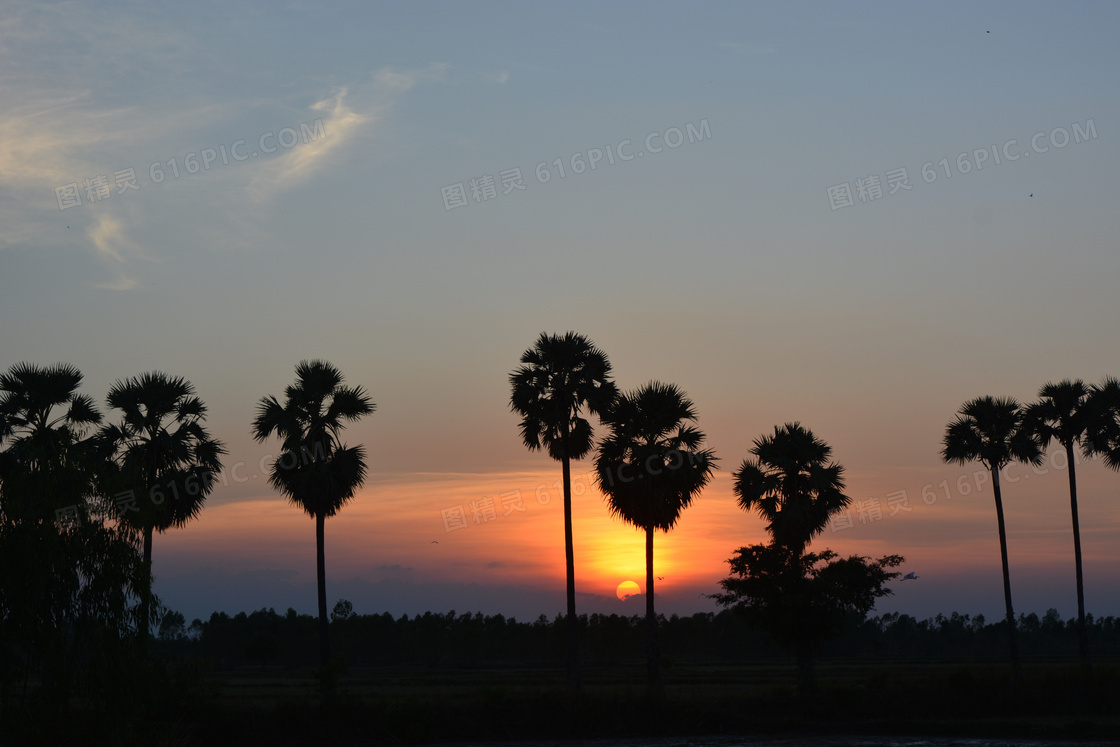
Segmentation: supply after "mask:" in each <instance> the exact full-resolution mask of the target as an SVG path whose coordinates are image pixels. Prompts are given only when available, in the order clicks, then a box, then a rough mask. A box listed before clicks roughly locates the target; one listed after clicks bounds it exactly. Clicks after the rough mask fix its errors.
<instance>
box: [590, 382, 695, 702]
mask: <svg viewBox="0 0 1120 747" xmlns="http://www.w3.org/2000/svg"><path fill="white" fill-rule="evenodd" d="M687 421H692V422H695V421H696V410H695V407H694V406H693V404H692V400H690V399H689V398H688V397H687V396H686V395H685V393H684V392H683V391H681V390H680V389H679V388H678V387H677V386H675V385H673V384H662V383H660V382H656V381H654V382H651V383H649V384H646V385H645V386H643V387H641V388H639V389H637V390H636V391H634V392H632V393H628V394H623V395H621V396H619V398H618V400H617V401H616V402H615V405H614V407H613V408H612V409H611V411H610V412H609V413H607V415H606V416H605V418H604V422H605V423H606V424H607V425H608V426H609V428H610V434H609V435H608V436H607V437H606V438H605V439H604V440H603V442H602V443H601V444H600V445H599V456H598V457H597V458H596V460H595V471H596V480H597V482H598V484H599V487H600V489H602V491H603V493H604V494H605V495H606V497H607V506H608V508H609V509H610V512H611V514H613V515H614V516H616V517H620V518H622V519H623V520H625V521H627V522H629V523H630V524H633V525H634V526H635V527H637V528H639V529H643V530H645V533H646V629H647V658H648V662H647V666H648V672H649V682H650V685H651V686H657V685H658V684H659V669H658V663H659V662H658V660H659V655H658V650H657V616H656V614H655V612H654V605H653V596H654V586H653V580H654V575H653V531H654V530H655V529H660V530H661V531H663V532H668V531H669V530H670V529H672V528H673V527H674V526H675V525H676V523H677V520H678V519H679V518H680V515H681V511H683V510H684V509H685V508H687V507H688V506H689V505H691V504H692V500H693V498H695V497H696V495H697V494H698V493H699V492H700V490H701V489H703V487H704V486H705V485H707V484H708V482H709V481H710V480H711V477H712V471H713V470H714V469H715V468H716V464H715V463H716V461H717V460H716V457H715V455H714V453H713V452H712V450H711V449H703V448H701V447H702V446H703V444H704V438H705V436H704V433H703V432H701V431H700V430H698V429H697V428H695V427H693V426H691V425H688V424H687Z"/></svg>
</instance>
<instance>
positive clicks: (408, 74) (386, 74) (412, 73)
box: [373, 62, 451, 91]
mask: <svg viewBox="0 0 1120 747" xmlns="http://www.w3.org/2000/svg"><path fill="white" fill-rule="evenodd" d="M450 68H451V66H450V65H448V64H447V63H445V62H433V63H432V64H430V65H428V67H426V68H419V69H415V70H400V69H397V68H394V67H386V68H381V69H380V70H378V71H376V72H375V73H374V75H373V77H374V80H375V81H377V83H378V84H379V85H381V86H383V87H385V88H389V89H392V90H395V91H407V90H408V89H410V88H412V87H414V86H415V85H417V84H418V83H433V82H440V81H443V80H445V79H446V78H447V72H448V70H450Z"/></svg>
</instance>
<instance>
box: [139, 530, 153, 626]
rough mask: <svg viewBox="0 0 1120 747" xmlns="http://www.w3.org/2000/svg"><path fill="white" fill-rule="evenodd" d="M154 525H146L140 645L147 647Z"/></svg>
mask: <svg viewBox="0 0 1120 747" xmlns="http://www.w3.org/2000/svg"><path fill="white" fill-rule="evenodd" d="M152 532H153V530H152V527H150V526H148V527H144V583H143V585H142V586H141V589H142V591H141V594H142V595H143V598H142V599H141V600H140V623H139V625H138V627H139V632H140V645H141V646H143V647H145V648H146V647H147V645H148V635H149V633H150V631H149V629H148V628H149V620H150V618H151V614H152Z"/></svg>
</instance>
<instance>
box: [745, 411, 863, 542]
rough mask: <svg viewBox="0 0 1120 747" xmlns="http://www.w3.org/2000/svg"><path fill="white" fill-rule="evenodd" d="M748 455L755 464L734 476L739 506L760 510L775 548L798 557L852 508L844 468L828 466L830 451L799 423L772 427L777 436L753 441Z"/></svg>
mask: <svg viewBox="0 0 1120 747" xmlns="http://www.w3.org/2000/svg"><path fill="white" fill-rule="evenodd" d="M750 453H751V454H753V455H754V457H755V458H754V460H753V461H750V460H743V464H742V466H740V467H739V470H738V471H737V472H735V475H734V478H735V485H734V488H733V490H734V492H735V495H736V496H738V498H739V505H740V506H741V507H742V508H743V510H744V511H752V510H753V511H757V512H758V514H759V515H760V516H761V517H762V518H763V519H765V520H766V522H767V525H766V531H768V532H770V534H771V536H772V537H773V538H774V543H775V544H776V545H779V546H781V547H784V548H786V549H788V550H789V551H790V552H792V553H793V554H794V555H798V556H799V555H801V554H802V553H803V552H804V550H805V547H806V546H807V545H808V544H809V542H810V541H811V540H812V538H813V537H815V536H816V535H818V534H820V533H821V532H822V531H823V530H824V528H825V527H826V526H827V525H828V520H829V517H830V516H832V514H834V513H836V512H837V511H840V510H841V509H843V508H844V507H846V506H847V505H848V504H849V503H850V501H851V499H850V498H849V497H848V496H846V495H844V480H843V477H842V475H843V471H844V468H843V467H841V466H840V465H839V464H837V463H835V462H830V461H829V457H830V456H831V455H832V447H831V446H829V445H828V444H826V443H825V442H824V441H821V440H820V439H818V438H817V437H816V436H814V435H813V432H812V431H810V430H808V429H806V428H804V427H802V425H801V424H800V423H786V424H785V425H784V426H781V427H778V426H774V435H772V436H763V437H759V438H757V439H755V441H754V446H753V447H752V448H751V452H750Z"/></svg>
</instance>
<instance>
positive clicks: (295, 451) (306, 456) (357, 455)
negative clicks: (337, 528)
mask: <svg viewBox="0 0 1120 747" xmlns="http://www.w3.org/2000/svg"><path fill="white" fill-rule="evenodd" d="M375 408H376V405H374V403H373V402H372V401H370V398H369V397H368V396H367V395H366V393H365V391H364V390H363V389H362V388H361V387H347V386H343V376H342V373H341V372H340V371H339V370H338V369H337V368H335V367H334V366H333V365H331V364H330V363H327V362H325V361H318V360H314V361H310V362H308V361H301V362H300V363H299V365H297V366H296V382H295V384H292V385H289V386H288V387H287V388H286V389H285V391H284V404H282V405H281V404H280V402H279V401H278V400H277V399H276V398H275V397H272V396H266V397H262V398H261V400H260V403H259V405H258V409H257V417H256V420H255V421H254V422H253V437H254V438H256V439H257V440H258V441H262V442H263V441H265V440H267V439H268V438H270V437H271V436H272V435H273V434H275V435H277V436H279V438H280V439H281V443H282V446H281V449H282V451H281V453H280V456H279V457H278V458H277V459H276V461H275V462H274V463H273V466H272V469H271V472H270V474H269V478H268V479H269V483H270V484H271V485H272V486H273V487H274V488H276V489H277V490H279V491H280V492H281V493H282V494H284V495H286V496H287V497H288V499H289V500H290V501H291V502H292V503H294V504H295V505H297V506H299V507H300V508H302V509H303V510H304V511H306V512H307V514H308V515H310V516H311V517H313V518H314V519H315V549H316V554H315V558H316V577H317V582H318V601H319V666H320V670H321V672H322V673H323V680H322V689H323V693H324V695H325V696H330V695H331V694H332V693H333V690H334V683H333V678H332V677H331V671H332V670H331V669H330V664H331V656H330V635H329V629H328V626H327V576H326V559H325V552H324V525H325V523H326V519H327V518H328V517H331V516H334V515H335V514H336V513H338V511H339V510H340V509H341V508H342V507H343V506H345V505H346V504H347V503H349V502H350V500H351V499H352V498H353V497H354V493H355V492H356V491H357V490H358V488H360V487H361V486H362V483H363V482H365V476H366V462H365V448H364V447H362V446H360V445H359V446H346V445H345V444H344V443H342V442H341V441H340V434H341V432H342V430H343V428H345V421H355V420H357V419H359V418H360V417H362V416H363V415H368V414H370V413H372V412H373V411H374V409H375Z"/></svg>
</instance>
